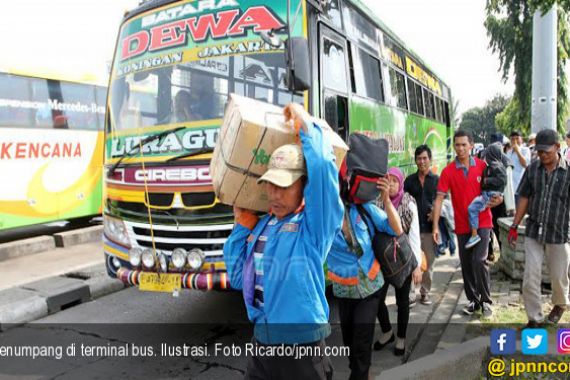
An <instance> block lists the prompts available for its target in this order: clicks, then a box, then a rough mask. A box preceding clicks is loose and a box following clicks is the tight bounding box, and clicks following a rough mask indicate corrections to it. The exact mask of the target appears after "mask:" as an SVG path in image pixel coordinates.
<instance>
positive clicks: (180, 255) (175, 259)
mask: <svg viewBox="0 0 570 380" xmlns="http://www.w3.org/2000/svg"><path fill="white" fill-rule="evenodd" d="M187 255H188V254H187V253H186V250H185V249H183V248H176V249H175V250H174V251H172V256H171V257H170V259H171V261H172V265H174V267H175V268H176V269H181V268H182V267H183V266H184V264H186V256H187Z"/></svg>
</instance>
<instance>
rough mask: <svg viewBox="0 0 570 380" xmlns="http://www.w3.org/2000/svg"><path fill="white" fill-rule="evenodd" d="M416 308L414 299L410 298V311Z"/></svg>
mask: <svg viewBox="0 0 570 380" xmlns="http://www.w3.org/2000/svg"><path fill="white" fill-rule="evenodd" d="M414 306H416V297H412V296H410V309H411V308H412V307H414Z"/></svg>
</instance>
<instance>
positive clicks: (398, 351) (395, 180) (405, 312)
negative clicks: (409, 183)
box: [374, 167, 422, 356]
mask: <svg viewBox="0 0 570 380" xmlns="http://www.w3.org/2000/svg"><path fill="white" fill-rule="evenodd" d="M388 180H389V183H390V191H389V193H390V201H391V202H392V205H393V206H394V207H395V208H396V210H397V211H398V215H399V216H400V220H401V223H402V229H403V230H404V233H405V234H406V235H408V238H409V240H410V245H411V247H412V250H413V252H414V255H415V256H416V262H417V263H418V266H417V267H416V269H415V270H414V271H413V272H412V273H411V274H410V276H409V277H408V279H407V280H406V281H405V282H404V285H403V286H402V287H401V288H399V289H395V290H396V304H397V305H398V331H397V334H396V337H394V332H393V331H392V325H391V324H390V316H389V314H388V308H387V307H386V294H387V293H388V286H389V284H388V283H387V282H386V283H385V284H384V285H383V286H382V288H381V289H380V304H379V306H378V321H379V322H380V327H381V329H382V334H381V335H380V339H378V341H376V343H374V350H376V351H378V350H381V349H382V348H384V346H386V345H387V344H388V343H391V342H393V341H394V340H396V345H395V348H394V355H396V356H401V355H404V353H405V352H406V342H405V339H406V330H407V329H408V320H409V316H410V298H409V295H410V288H411V286H412V281H413V283H414V284H419V283H420V282H421V281H422V271H421V269H420V268H421V263H422V251H421V245H420V225H419V219H418V207H417V205H416V201H415V199H414V197H412V196H411V195H410V194H408V193H406V192H404V175H403V174H402V172H401V171H400V169H398V168H396V167H392V168H390V169H389V170H388ZM376 204H377V206H378V207H379V208H380V209H382V210H384V209H385V204H384V202H383V200H382V199H381V198H378V199H377V200H376Z"/></svg>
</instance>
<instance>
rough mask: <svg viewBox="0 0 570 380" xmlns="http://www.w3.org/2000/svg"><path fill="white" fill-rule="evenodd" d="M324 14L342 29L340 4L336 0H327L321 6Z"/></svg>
mask: <svg viewBox="0 0 570 380" xmlns="http://www.w3.org/2000/svg"><path fill="white" fill-rule="evenodd" d="M323 8H324V13H323V14H324V15H326V16H327V17H328V18H329V20H331V22H332V24H333V25H334V26H336V27H337V28H339V29H342V19H341V16H340V6H339V3H338V0H329V1H327V2H326V3H325V5H324V6H323Z"/></svg>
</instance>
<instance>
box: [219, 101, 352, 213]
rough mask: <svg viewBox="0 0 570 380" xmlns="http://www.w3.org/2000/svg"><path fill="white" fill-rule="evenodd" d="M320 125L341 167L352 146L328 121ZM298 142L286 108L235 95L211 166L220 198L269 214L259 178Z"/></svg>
mask: <svg viewBox="0 0 570 380" xmlns="http://www.w3.org/2000/svg"><path fill="white" fill-rule="evenodd" d="M317 123H318V124H319V126H321V128H323V130H324V131H325V133H326V134H327V135H328V136H329V140H330V142H331V144H332V147H333V152H334V154H335V157H336V163H337V166H338V165H340V163H341V162H342V160H343V159H344V156H345V155H346V151H347V150H348V146H347V145H346V144H345V142H344V141H343V140H342V139H341V138H340V137H339V136H338V135H337V134H336V133H334V131H333V130H332V129H331V128H330V127H329V126H328V124H327V122H326V121H324V120H318V121H317ZM296 139H297V138H296V136H295V132H294V131H293V129H292V128H291V127H290V126H289V125H287V124H286V123H285V119H284V116H283V108H281V107H279V106H276V105H273V104H269V103H264V102H260V101H258V100H255V99H251V98H246V97H242V96H238V95H235V94H231V95H230V102H229V103H228V106H227V108H226V112H225V116H224V120H223V123H222V126H221V128H220V134H219V136H218V141H217V143H216V148H215V149H214V154H213V157H212V161H211V163H210V174H211V176H212V183H213V185H214V191H215V193H216V196H217V197H218V199H219V200H220V201H221V202H222V203H224V204H227V205H235V206H238V207H241V208H245V209H249V210H255V211H263V212H267V211H268V210H269V204H268V200H267V196H266V193H265V188H264V186H263V185H261V184H257V179H258V178H259V177H261V176H262V175H263V174H264V173H265V172H266V171H267V164H268V163H269V158H270V157H271V154H272V153H273V151H274V150H275V149H277V148H279V147H280V146H282V145H285V144H293V143H295V142H296Z"/></svg>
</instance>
